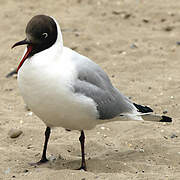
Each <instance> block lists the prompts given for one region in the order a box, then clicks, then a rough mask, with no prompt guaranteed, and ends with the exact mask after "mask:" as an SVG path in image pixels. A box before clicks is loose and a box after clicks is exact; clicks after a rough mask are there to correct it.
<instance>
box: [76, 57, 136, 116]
mask: <svg viewBox="0 0 180 180" xmlns="http://www.w3.org/2000/svg"><path fill="white" fill-rule="evenodd" d="M82 57H83V56H82ZM82 61H83V63H82ZM75 64H76V68H77V73H78V78H77V80H76V81H75V84H74V85H73V87H74V91H75V93H80V94H84V95H85V96H87V97H90V98H92V99H93V100H94V101H95V102H96V104H97V110H98V112H99V119H111V118H114V117H116V116H119V115H120V114H123V113H133V111H134V110H136V108H135V106H134V105H133V103H132V102H131V101H130V100H129V99H128V98H127V97H126V96H124V95H122V94H121V93H120V92H119V91H118V90H117V89H116V88H115V87H113V85H112V84H111V81H110V79H109V78H108V76H107V74H106V73H105V72H104V71H103V70H102V69H101V68H100V67H99V66H98V65H97V64H95V63H93V62H92V61H89V59H87V58H85V57H84V59H81V61H80V59H79V60H77V61H76V62H75ZM79 67H80V68H79Z"/></svg>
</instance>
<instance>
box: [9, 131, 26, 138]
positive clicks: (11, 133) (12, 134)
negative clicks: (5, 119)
mask: <svg viewBox="0 0 180 180" xmlns="http://www.w3.org/2000/svg"><path fill="white" fill-rule="evenodd" d="M22 133H23V132H22V131H21V130H19V129H11V130H10V131H9V132H8V135H9V137H10V138H17V137H19V136H20V135H21V134H22Z"/></svg>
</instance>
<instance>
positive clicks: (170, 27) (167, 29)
mask: <svg viewBox="0 0 180 180" xmlns="http://www.w3.org/2000/svg"><path fill="white" fill-rule="evenodd" d="M173 29H174V27H172V26H167V27H165V28H164V30H165V31H167V32H169V31H172V30H173Z"/></svg>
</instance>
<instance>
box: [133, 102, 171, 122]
mask: <svg viewBox="0 0 180 180" xmlns="http://www.w3.org/2000/svg"><path fill="white" fill-rule="evenodd" d="M133 105H134V106H135V107H136V109H137V111H138V112H139V115H140V116H141V118H142V119H143V120H144V121H155V122H172V118H170V117H168V116H161V115H157V114H152V112H153V110H152V109H151V108H150V107H148V106H142V105H139V104H136V103H133Z"/></svg>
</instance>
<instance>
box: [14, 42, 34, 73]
mask: <svg viewBox="0 0 180 180" xmlns="http://www.w3.org/2000/svg"><path fill="white" fill-rule="evenodd" d="M25 44H26V45H28V46H27V51H26V52H25V54H24V56H23V58H22V59H21V61H20V63H19V65H18V67H17V71H16V72H18V71H19V69H20V68H21V66H22V65H23V63H24V62H25V60H26V59H27V58H28V56H29V54H30V53H31V51H32V43H31V42H30V41H28V40H27V39H24V40H22V41H19V42H17V43H15V44H14V45H13V46H12V48H14V47H16V46H20V45H25Z"/></svg>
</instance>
